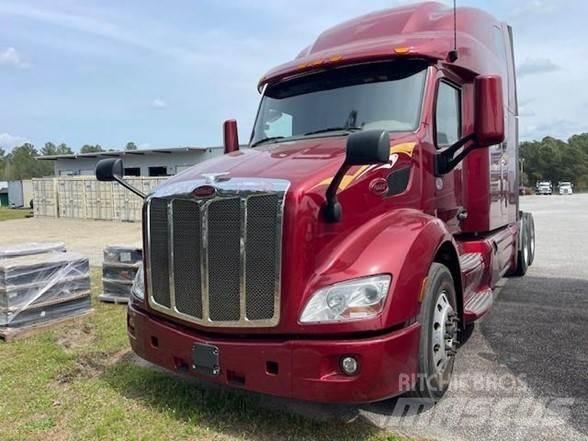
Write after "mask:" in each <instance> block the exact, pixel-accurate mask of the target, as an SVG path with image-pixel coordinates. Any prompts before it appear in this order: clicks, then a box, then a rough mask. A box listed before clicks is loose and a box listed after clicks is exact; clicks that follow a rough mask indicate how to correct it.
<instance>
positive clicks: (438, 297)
mask: <svg viewBox="0 0 588 441" xmlns="http://www.w3.org/2000/svg"><path fill="white" fill-rule="evenodd" d="M456 311H457V308H456V302H455V285H454V283H453V277H452V276H451V273H450V272H449V269H448V268H447V267H446V266H445V265H441V264H440V263H433V264H432V265H431V268H430V270H429V275H428V278H427V288H426V292H425V296H424V299H423V303H422V305H421V312H420V316H419V321H420V323H421V335H420V345H419V359H418V362H419V371H418V378H417V379H416V384H415V388H414V395H416V396H417V397H419V398H424V399H427V400H433V401H438V400H439V399H441V397H442V396H443V395H444V394H445V392H446V391H447V389H448V388H449V383H450V381H451V376H452V374H453V364H454V361H455V354H456V350H457V331H458V322H459V319H458V317H457V313H456Z"/></svg>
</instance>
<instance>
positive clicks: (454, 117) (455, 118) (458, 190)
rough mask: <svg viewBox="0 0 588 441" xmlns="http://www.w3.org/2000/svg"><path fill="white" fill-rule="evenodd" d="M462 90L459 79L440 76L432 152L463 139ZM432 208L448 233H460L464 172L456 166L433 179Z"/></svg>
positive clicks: (435, 102)
mask: <svg viewBox="0 0 588 441" xmlns="http://www.w3.org/2000/svg"><path fill="white" fill-rule="evenodd" d="M463 96H464V87H463V84H462V83H461V82H460V81H459V78H456V77H454V76H453V75H450V74H447V73H443V72H439V74H438V77H437V85H436V96H435V101H434V112H433V138H434V143H435V148H436V149H437V150H438V151H439V150H443V149H445V148H447V147H449V146H450V145H452V144H454V143H455V142H457V141H458V140H459V139H461V138H462V136H463V129H464V124H463V117H462V115H463V114H464V110H463V103H464V99H463ZM434 192H435V205H436V211H437V217H439V218H440V219H441V220H443V221H444V222H445V223H446V224H447V227H448V229H449V231H450V232H451V233H454V234H455V233H459V232H460V231H461V226H460V216H462V215H463V213H464V212H463V205H464V204H463V199H464V194H463V192H464V185H463V168H462V164H461V163H460V164H458V165H457V166H456V167H455V168H454V169H453V170H452V171H450V172H449V173H447V174H445V175H443V176H439V177H436V178H435V188H434Z"/></svg>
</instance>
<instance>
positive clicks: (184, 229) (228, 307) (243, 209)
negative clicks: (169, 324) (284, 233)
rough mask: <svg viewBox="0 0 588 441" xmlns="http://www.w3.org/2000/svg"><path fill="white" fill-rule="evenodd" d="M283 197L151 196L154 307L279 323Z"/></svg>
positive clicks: (199, 317) (248, 322) (233, 322)
mask: <svg viewBox="0 0 588 441" xmlns="http://www.w3.org/2000/svg"><path fill="white" fill-rule="evenodd" d="M283 197H284V194H283V193H281V194H280V193H265V192H264V193H261V192H260V193H257V194H248V195H242V194H239V193H237V192H235V193H234V195H233V194H232V195H228V194H225V195H223V196H222V197H219V198H216V199H214V200H194V199H186V198H182V197H179V198H173V197H166V198H152V199H151V200H150V206H149V207H150V208H149V225H148V227H149V237H150V242H149V249H148V250H147V253H148V256H149V258H150V261H149V265H150V272H151V286H150V287H149V293H150V297H151V299H152V300H153V301H155V303H154V304H153V306H154V308H156V309H159V310H161V311H162V312H164V313H168V314H170V315H172V316H174V315H175V316H177V317H178V318H181V319H183V320H189V319H190V318H193V319H194V322H195V323H199V324H202V325H204V326H207V325H208V326H215V322H224V323H223V324H222V326H256V322H259V323H260V325H263V326H267V325H275V324H276V323H277V321H276V320H277V318H278V315H279V308H278V309H276V302H279V299H277V298H276V295H278V288H279V272H280V260H281V259H280V255H279V253H280V241H281V207H282V203H283ZM244 213H246V216H245V217H244ZM169 222H172V224H171V225H169ZM170 234H171V237H170ZM171 247H173V249H172V248H171ZM171 259H173V261H171ZM172 269H173V273H172V274H171V276H172V277H170V271H172ZM170 284H171V285H170ZM170 286H171V287H173V289H171V288H170ZM207 300H208V301H207ZM205 318H207V319H205ZM262 322H263V324H261V323H262ZM219 325H220V324H219ZM219 325H216V326H219Z"/></svg>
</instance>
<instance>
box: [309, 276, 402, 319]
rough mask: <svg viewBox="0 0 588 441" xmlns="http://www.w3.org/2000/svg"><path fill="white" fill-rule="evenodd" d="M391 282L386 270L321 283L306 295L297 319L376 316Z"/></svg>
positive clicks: (381, 307) (368, 317) (365, 317)
mask: <svg viewBox="0 0 588 441" xmlns="http://www.w3.org/2000/svg"><path fill="white" fill-rule="evenodd" d="M391 283H392V276H391V275H390V274H381V275H376V276H368V277H362V278H358V279H351V280H346V281H344V282H339V283H336V284H333V285H329V286H325V287H323V288H321V289H319V290H318V291H316V292H314V293H313V294H312V295H311V296H310V298H309V299H308V301H307V302H306V305H305V306H304V308H303V310H302V313H301V314H300V318H299V323H300V324H303V325H309V324H328V323H340V322H350V321H357V320H366V319H371V318H374V317H377V316H378V315H380V314H381V313H382V311H383V310H384V304H385V302H386V298H387V297H388V291H389V290H390V285H391Z"/></svg>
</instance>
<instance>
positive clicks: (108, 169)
mask: <svg viewBox="0 0 588 441" xmlns="http://www.w3.org/2000/svg"><path fill="white" fill-rule="evenodd" d="M124 170H125V169H124V166H123V162H122V159H119V158H108V159H101V160H100V161H98V164H96V179H98V180H99V181H106V182H112V181H116V182H118V183H119V184H120V185H122V186H123V187H125V188H126V189H127V190H129V191H131V192H133V193H135V194H136V195H137V196H139V197H141V198H143V199H145V193H143V192H141V191H139V190H137V189H136V188H135V187H133V186H132V185H131V184H129V183H127V182H126V181H125V180H124V179H123V174H124Z"/></svg>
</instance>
